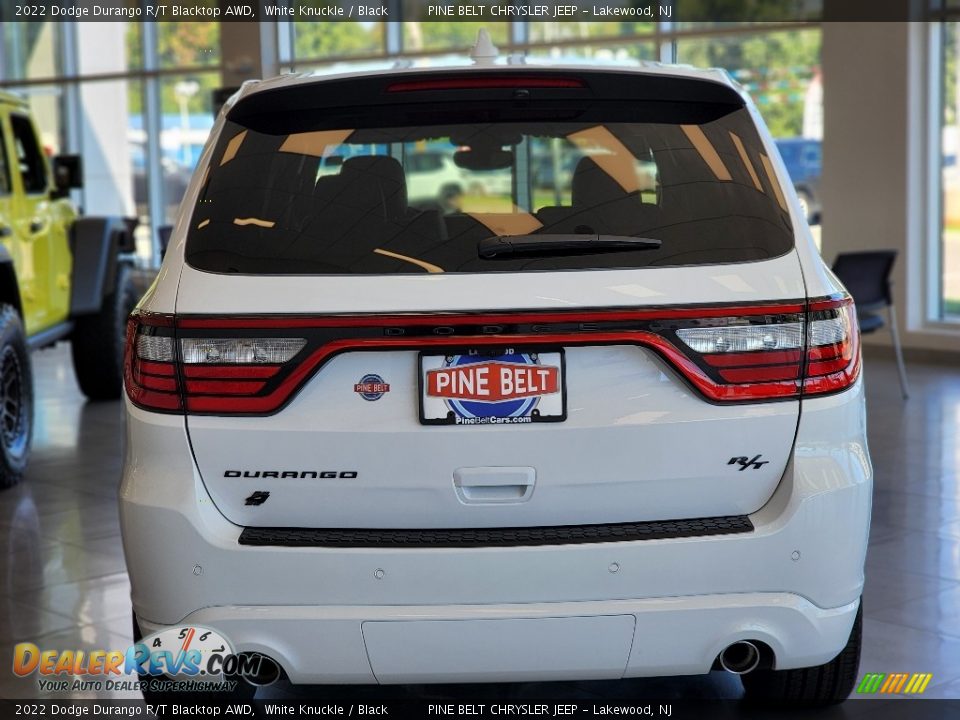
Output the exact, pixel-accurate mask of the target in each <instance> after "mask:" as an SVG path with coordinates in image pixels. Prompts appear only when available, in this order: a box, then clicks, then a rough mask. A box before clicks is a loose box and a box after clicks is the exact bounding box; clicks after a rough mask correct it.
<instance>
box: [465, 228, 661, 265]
mask: <svg viewBox="0 0 960 720" xmlns="http://www.w3.org/2000/svg"><path fill="white" fill-rule="evenodd" d="M659 248H660V241H659V240H656V239H654V238H638V237H631V236H629V235H578V234H569V235H568V234H562V235H561V234H557V235H494V236H492V237H488V238H484V239H483V240H481V241H480V242H479V243H477V254H478V255H479V256H480V258H481V259H483V260H505V259H508V258H513V257H516V256H518V255H522V256H524V257H549V256H551V255H593V254H596V253H609V252H632V251H634V250H657V249H659Z"/></svg>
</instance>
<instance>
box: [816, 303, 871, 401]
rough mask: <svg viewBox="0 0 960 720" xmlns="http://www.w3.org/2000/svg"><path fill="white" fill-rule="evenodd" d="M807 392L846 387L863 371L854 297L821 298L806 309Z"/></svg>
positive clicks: (822, 391) (835, 389)
mask: <svg viewBox="0 0 960 720" xmlns="http://www.w3.org/2000/svg"><path fill="white" fill-rule="evenodd" d="M806 362H807V366H806V372H805V373H804V379H803V394H804V395H822V394H824V393H831V392H836V391H837V390H843V389H844V388H846V387H849V386H850V385H852V384H853V383H854V382H855V381H856V379H857V376H858V375H859V374H860V329H859V328H858V327H857V313H856V308H855V307H854V305H853V300H851V299H850V298H843V299H841V300H821V301H815V302H811V303H810V307H809V309H808V312H807V357H806Z"/></svg>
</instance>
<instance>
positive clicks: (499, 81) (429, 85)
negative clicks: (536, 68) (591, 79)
mask: <svg viewBox="0 0 960 720" xmlns="http://www.w3.org/2000/svg"><path fill="white" fill-rule="evenodd" d="M583 87H584V84H583V81H582V80H577V79H576V78H564V77H543V76H541V77H535V76H534V77H530V76H526V77H502V76H493V77H460V78H436V79H433V80H409V81H404V82H395V83H391V84H390V85H387V92H391V93H395V92H418V91H423V90H496V89H499V88H518V89H519V88H532V89H536V88H572V89H576V88H583Z"/></svg>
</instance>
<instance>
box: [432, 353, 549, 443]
mask: <svg viewBox="0 0 960 720" xmlns="http://www.w3.org/2000/svg"><path fill="white" fill-rule="evenodd" d="M564 382H565V376H564V363H563V350H551V351H549V352H542V351H526V350H520V349H517V348H500V349H498V350H496V351H494V352H490V351H487V350H469V351H458V352H457V353H448V354H445V355H440V354H429V353H421V354H420V422H421V423H423V424H424V425H462V426H465V427H473V426H478V425H525V424H529V423H535V422H561V421H563V420H565V419H566V417H567V403H566V388H565V386H564Z"/></svg>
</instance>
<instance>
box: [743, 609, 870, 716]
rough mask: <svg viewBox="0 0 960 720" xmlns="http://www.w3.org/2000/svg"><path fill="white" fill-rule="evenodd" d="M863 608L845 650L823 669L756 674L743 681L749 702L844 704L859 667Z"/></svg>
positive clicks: (744, 677)
mask: <svg viewBox="0 0 960 720" xmlns="http://www.w3.org/2000/svg"><path fill="white" fill-rule="evenodd" d="M862 638H863V604H862V602H861V605H860V607H859V608H857V618H856V620H854V622H853V629H852V630H851V631H850V638H849V639H848V640H847V645H846V647H844V648H843V650H841V651H840V654H839V655H837V656H836V657H835V658H834V659H833V660H831V661H830V662H828V663H825V664H823V665H817V666H816V667H811V668H797V669H795V670H755V671H754V672H752V673H748V674H746V675H743V676H742V677H741V680H742V681H743V689H744V692H745V697H746V699H747V700H751V701H757V702H761V703H764V704H772V705H799V706H805V707H817V706H824V705H835V704H837V703H841V702H843V701H844V700H846V699H847V697H849V695H850V693H851V692H853V687H854V685H855V684H856V682H857V670H858V669H859V667H860V646H861V641H862Z"/></svg>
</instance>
